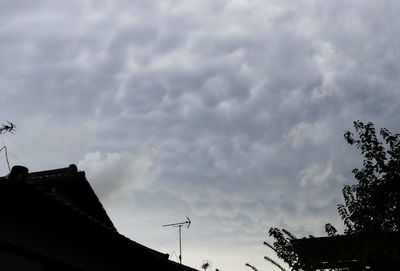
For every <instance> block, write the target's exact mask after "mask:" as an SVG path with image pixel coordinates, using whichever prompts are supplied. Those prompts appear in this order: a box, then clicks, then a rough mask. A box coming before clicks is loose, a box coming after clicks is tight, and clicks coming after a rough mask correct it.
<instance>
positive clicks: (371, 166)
mask: <svg viewBox="0 0 400 271" xmlns="http://www.w3.org/2000/svg"><path fill="white" fill-rule="evenodd" d="M354 128H355V132H356V134H353V133H351V132H349V131H347V132H346V133H345V134H344V137H345V139H346V141H347V142H348V143H349V144H350V145H352V146H355V147H356V149H357V150H359V151H360V152H361V155H362V156H363V164H362V167H361V168H356V169H354V170H353V174H354V177H355V179H356V181H357V182H356V183H355V184H352V185H345V186H344V188H343V197H344V203H342V204H339V205H338V213H339V215H340V217H341V219H342V220H343V223H344V225H345V231H344V234H355V233H360V232H376V231H384V232H398V231H399V229H400V134H394V133H392V132H390V131H389V130H388V129H386V128H382V129H380V131H379V134H377V132H376V130H375V127H374V125H373V124H372V123H371V122H369V123H367V124H364V123H363V122H361V121H355V122H354ZM325 231H326V233H327V235H328V236H334V235H336V233H337V230H336V229H335V228H334V227H333V226H332V225H331V224H329V223H328V224H326V225H325ZM269 235H270V236H272V237H273V239H274V242H273V244H272V245H270V244H268V243H266V242H264V244H266V245H267V246H269V247H270V248H272V249H273V250H274V251H275V253H276V255H277V256H278V257H279V258H281V259H282V260H284V261H285V262H286V263H287V264H288V265H289V267H290V268H291V270H307V269H309V267H308V266H306V265H305V264H304V263H303V262H302V259H301V258H299V257H298V255H297V253H296V251H295V250H294V248H293V245H292V242H291V240H293V239H294V238H295V237H294V236H293V235H292V234H290V233H289V232H288V231H286V230H285V229H278V228H271V229H270V230H269ZM271 262H272V261H271Z"/></svg>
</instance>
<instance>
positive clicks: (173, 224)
mask: <svg viewBox="0 0 400 271" xmlns="http://www.w3.org/2000/svg"><path fill="white" fill-rule="evenodd" d="M186 218H187V220H186V221H185V222H178V223H172V224H165V225H162V226H163V227H178V228H179V263H180V264H182V226H185V225H187V226H186V227H187V228H188V229H189V227H190V224H192V221H190V218H189V217H186Z"/></svg>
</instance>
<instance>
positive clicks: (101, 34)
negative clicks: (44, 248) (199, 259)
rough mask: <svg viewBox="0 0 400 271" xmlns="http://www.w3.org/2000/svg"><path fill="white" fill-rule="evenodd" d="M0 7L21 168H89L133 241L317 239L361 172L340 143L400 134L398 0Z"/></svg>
mask: <svg viewBox="0 0 400 271" xmlns="http://www.w3.org/2000/svg"><path fill="white" fill-rule="evenodd" d="M0 5H1V8H0V12H1V16H0V23H1V27H0V49H1V50H0V58H1V59H2V61H1V62H0V91H1V93H2V99H1V100H0V105H1V107H0V108H1V111H2V115H3V117H4V118H5V119H10V120H13V121H14V122H16V123H17V125H19V126H20V127H21V128H20V130H18V133H17V134H16V135H15V137H7V138H6V139H5V140H6V143H8V144H11V146H12V148H10V150H11V154H12V153H13V152H14V156H15V157H14V159H15V161H18V160H17V159H19V160H22V162H24V163H25V164H28V165H31V166H30V167H33V168H37V169H43V167H47V166H52V167H53V166H55V165H59V166H64V165H65V164H66V163H78V162H79V161H80V162H79V167H80V168H82V169H84V170H86V171H87V174H88V176H89V179H90V180H91V182H92V183H93V185H94V187H95V189H97V191H98V192H99V193H100V194H101V196H102V198H103V199H104V200H105V201H106V203H107V205H106V206H110V207H109V208H111V210H112V211H113V212H115V213H117V214H119V215H116V216H115V219H117V221H120V225H121V227H123V229H129V227H130V226H129V225H130V224H134V222H135V221H133V220H132V213H130V212H128V210H129V209H130V208H132V209H135V218H137V219H136V223H138V226H136V227H137V228H135V230H140V229H142V230H143V228H147V227H148V226H146V225H147V224H146V223H147V221H151V222H152V223H155V224H157V225H161V224H162V223H164V222H169V221H166V220H168V219H169V218H171V217H178V218H181V217H184V216H185V215H189V216H190V217H191V218H192V219H193V220H194V221H196V223H198V228H197V229H195V228H193V231H194V232H195V234H194V235H193V236H196V240H197V242H198V243H201V244H205V243H207V242H210V239H211V240H213V244H217V243H218V242H219V243H221V244H223V243H224V244H227V243H230V245H231V246H232V243H237V244H243V246H244V245H245V244H247V243H249V242H252V241H254V242H258V241H261V240H262V239H263V238H264V237H265V235H264V234H265V226H284V227H288V228H290V229H291V230H293V231H294V232H296V233H298V234H299V235H302V234H308V233H314V234H319V233H321V232H322V225H323V224H324V223H325V222H328V221H332V222H334V223H338V220H337V214H336V210H335V206H336V203H338V202H339V201H340V198H341V196H340V189H341V187H342V185H343V184H344V183H349V182H352V176H351V170H352V169H353V168H354V167H355V166H357V165H359V164H360V163H359V160H358V159H359V155H358V154H357V152H355V151H354V150H352V148H351V147H349V146H347V145H346V143H345V142H344V140H343V132H344V130H347V129H351V124H352V121H353V120H356V119H361V120H365V121H373V122H375V123H376V125H377V126H380V127H388V128H389V129H391V130H394V131H398V123H399V122H400V119H399V118H400V117H399V116H400V115H399V114H398V112H399V110H398V104H399V102H400V101H399V99H400V95H398V93H399V85H400V80H399V76H398V74H399V69H400V67H399V64H398V63H400V54H399V49H398V48H399V46H398V38H397V37H398V36H399V34H400V23H399V22H398V20H397V17H398V16H397V14H398V12H399V10H400V4H399V3H397V2H395V1H389V0H388V1H380V2H371V3H365V2H363V1H350V2H349V1H335V2H329V3H327V2H326V1H324V2H322V1H311V0H310V1H296V3H291V2H281V1H240V0H236V1H208V2H207V1H206V2H204V1H191V2H190V3H183V2H177V1H162V2H156V1H114V2H111V1H82V2H81V1H68V3H67V2H66V3H55V2H51V1H31V2H29V3H25V2H24V3H23V4H22V2H21V1H3V2H2V3H1V4H0ZM13 150H14V151H13ZM60 153H61V155H60ZM49 161H50V162H49ZM144 205H146V206H148V208H147V209H146V210H144V209H140V208H139V207H140V206H144ZM176 206H179V207H176ZM138 220H140V221H146V222H143V223H142V222H138ZM172 222H173V221H172ZM200 229H201V230H200ZM154 231H155V230H153V231H152V232H154ZM143 236H149V238H151V233H149V234H145V233H143ZM160 236H161V234H160ZM160 238H161V237H160ZM230 238H231V239H230ZM257 240H258V241H257ZM143 241H144V242H145V241H146V240H144V239H143ZM149 242H151V241H149ZM215 250H218V248H215ZM220 250H224V249H222V248H221V249H220ZM260 259H261V260H262V257H260ZM243 262H246V260H243ZM226 269H229V268H226Z"/></svg>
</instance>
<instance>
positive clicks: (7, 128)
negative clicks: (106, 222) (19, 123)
mask: <svg viewBox="0 0 400 271" xmlns="http://www.w3.org/2000/svg"><path fill="white" fill-rule="evenodd" d="M15 127H16V126H15V124H14V123H12V122H10V121H7V124H3V125H2V126H1V127H0V135H1V134H5V133H7V132H9V133H11V134H13V133H14V132H15ZM2 150H4V153H5V155H6V161H7V166H8V170H9V171H11V167H10V162H9V161H8V152H7V147H6V145H4V143H3V147H2V148H1V149H0V152H1V151H2Z"/></svg>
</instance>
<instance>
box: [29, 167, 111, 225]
mask: <svg viewBox="0 0 400 271" xmlns="http://www.w3.org/2000/svg"><path fill="white" fill-rule="evenodd" d="M110 181H111V180H110ZM26 182H29V183H31V184H32V185H34V186H35V187H37V188H39V189H41V190H43V191H45V192H47V193H48V194H50V195H53V196H54V198H57V199H58V200H61V201H63V202H64V203H67V204H70V205H71V207H72V208H75V209H76V210H78V211H80V212H83V213H85V214H86V215H87V216H89V217H91V218H93V219H94V220H97V221H98V222H99V223H102V224H104V225H105V226H107V227H110V228H112V229H113V230H115V231H116V229H115V227H114V224H113V223H112V221H111V219H110V218H109V217H108V215H107V213H106V211H105V210H104V208H103V205H102V204H101V202H100V201H99V199H98V197H97V195H96V194H95V192H94V191H93V189H92V187H91V186H90V184H89V182H88V181H87V180H86V177H85V172H83V171H78V169H77V167H76V166H75V165H70V166H69V167H67V168H59V169H53V170H46V171H39V172H32V173H29V174H28V176H27V178H26Z"/></svg>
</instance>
